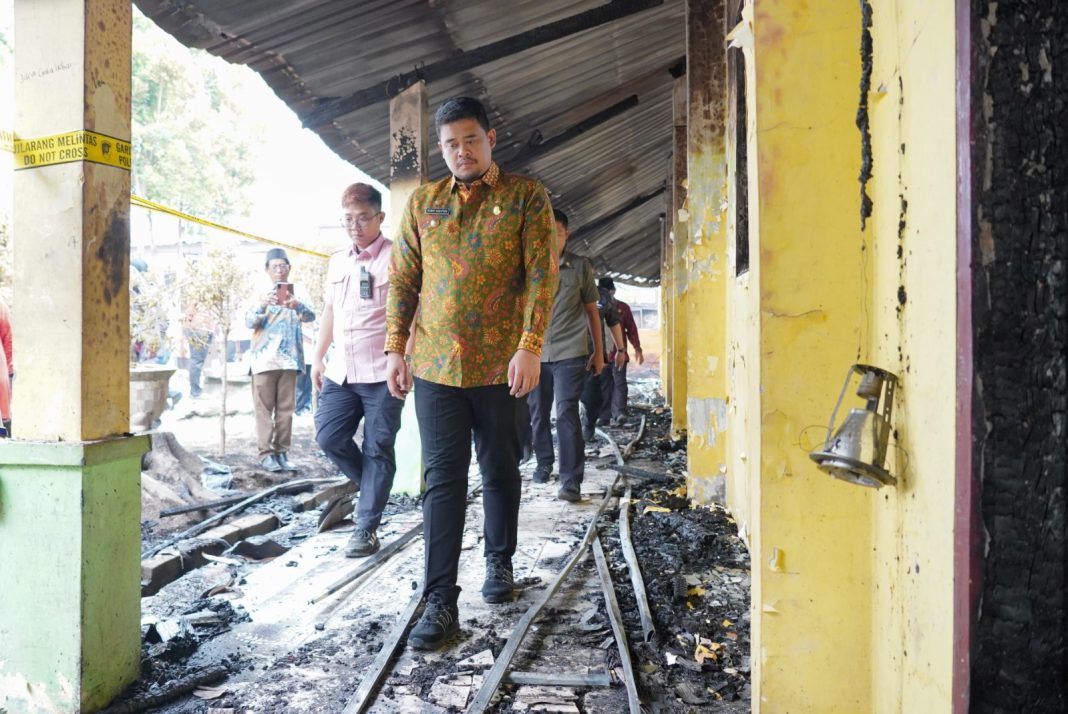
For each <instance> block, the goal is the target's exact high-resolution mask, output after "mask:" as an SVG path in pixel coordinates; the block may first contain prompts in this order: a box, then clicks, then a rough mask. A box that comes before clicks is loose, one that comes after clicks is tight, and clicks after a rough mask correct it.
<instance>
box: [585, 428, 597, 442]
mask: <svg viewBox="0 0 1068 714" xmlns="http://www.w3.org/2000/svg"><path fill="white" fill-rule="evenodd" d="M596 438H597V435H596V434H595V433H594V431H593V427H592V426H584V427H582V440H583V441H585V442H586V443H587V444H592V443H593V440H594V439H596Z"/></svg>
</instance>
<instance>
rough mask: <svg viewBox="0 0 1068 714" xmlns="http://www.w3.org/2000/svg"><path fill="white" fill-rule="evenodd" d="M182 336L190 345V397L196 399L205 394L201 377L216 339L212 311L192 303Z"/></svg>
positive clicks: (186, 314)
mask: <svg viewBox="0 0 1068 714" xmlns="http://www.w3.org/2000/svg"><path fill="white" fill-rule="evenodd" d="M182 336H183V337H185V340H186V343H187V344H188V345H189V396H190V397H191V398H193V399H196V398H197V397H199V396H200V395H201V393H202V392H203V389H202V388H201V385H200V377H201V375H202V374H203V372H204V361H205V360H206V359H207V358H208V350H209V349H210V348H211V343H212V340H213V339H214V337H215V319H214V318H213V317H212V314H211V310H209V309H207V308H206V307H205V306H204V305H202V304H200V303H198V302H196V301H193V302H190V304H189V308H188V309H187V310H186V312H185V319H184V320H183V321H182Z"/></svg>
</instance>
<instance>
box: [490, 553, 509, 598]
mask: <svg viewBox="0 0 1068 714" xmlns="http://www.w3.org/2000/svg"><path fill="white" fill-rule="evenodd" d="M482 599H483V600H485V601H486V602H491V603H502V602H511V601H512V600H514V599H515V582H514V581H513V580H512V560H511V558H509V557H508V556H506V555H501V554H500V553H487V554H486V580H485V581H484V582H483V583H482Z"/></svg>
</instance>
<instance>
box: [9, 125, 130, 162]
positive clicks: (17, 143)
mask: <svg viewBox="0 0 1068 714" xmlns="http://www.w3.org/2000/svg"><path fill="white" fill-rule="evenodd" d="M5 138H6V142H5V144H6V143H8V142H9V143H10V144H11V150H12V153H13V154H14V155H15V170H16V171H22V170H24V169H36V168H40V167H42V166H54V165H56V164H69V163H71V162H74V161H90V162H92V163H94V164H103V165H105V166H114V167H115V168H117V169H122V170H123V171H129V170H130V167H131V165H132V164H131V160H130V159H131V157H130V142H128V141H125V140H123V139H116V138H115V137H113V136H108V135H107V134H101V133H99V132H96V131H89V130H88V129H82V130H79V131H68V132H66V133H64V134H52V135H51V136H39V137H35V138H32V139H16V138H14V137H5Z"/></svg>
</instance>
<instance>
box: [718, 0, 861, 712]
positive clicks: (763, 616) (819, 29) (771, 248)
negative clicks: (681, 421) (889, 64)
mask: <svg viewBox="0 0 1068 714" xmlns="http://www.w3.org/2000/svg"><path fill="white" fill-rule="evenodd" d="M747 14H748V16H749V17H751V18H752V21H751V27H749V28H746V29H747V31H748V32H751V35H752V37H751V40H750V39H747V38H746V37H745V36H744V35H745V34H746V33H742V36H741V37H739V38H737V41H739V42H741V43H745V42H751V46H752V61H751V64H750V69H751V71H752V74H753V76H752V80H751V81H750V84H749V87H750V91H749V95H750V96H749V103H748V110H749V117H751V120H752V124H751V130H750V132H749V134H750V135H749V149H748V153H749V172H750V178H751V181H750V184H749V194H750V195H749V205H750V211H749V216H750V229H751V242H750V271H749V275H748V277H747V278H746V279H745V280H746V281H747V287H746V286H745V285H739V284H738V283H737V282H736V284H735V291H734V296H732V302H735V301H736V302H737V303H738V304H739V308H738V309H737V310H735V311H734V313H733V314H732V320H737V321H738V322H736V323H732V324H731V326H730V329H731V337H732V342H733V343H735V344H736V345H737V348H736V350H735V351H734V352H733V357H734V359H736V360H737V359H739V358H744V359H745V360H747V366H746V367H745V370H744V371H743V374H744V375H746V377H747V379H751V377H752V376H753V375H757V376H758V378H759V386H758V388H757V391H756V392H754V391H753V390H752V388H751V384H752V383H751V382H747V387H748V388H747V389H746V390H745V391H744V392H740V393H738V394H736V395H732V397H736V398H737V405H736V406H737V411H738V414H739V418H740V421H743V422H745V423H747V424H748V425H749V428H750V429H752V428H753V426H755V425H758V424H759V437H758V438H759V444H758V445H756V448H755V449H754V450H753V451H747V452H744V453H734V454H732V458H733V459H735V460H737V461H738V462H741V463H742V464H743V466H744V467H745V468H747V469H748V472H749V474H750V476H751V477H752V478H753V482H752V484H751V499H752V503H751V513H752V517H753V523H751V525H750V527H751V529H752V533H751V536H750V545H751V553H752V562H753V591H752V596H753V635H754V651H753V662H754V688H753V695H754V702H753V705H754V706H753V708H754V711H764V712H786V711H789V712H821V713H826V712H866V711H870V710H871V708H872V706H873V692H872V681H871V676H870V673H871V672H872V671H873V668H874V666H875V662H874V660H873V656H872V649H873V642H872V610H871V606H870V601H871V586H872V583H871V547H872V542H871V539H872V530H871V519H872V504H873V500H874V494H873V493H872V492H871V491H868V490H866V489H862V488H858V487H856V486H852V485H848V484H845V483H842V482H839V481H835V480H833V479H831V478H829V477H827V476H825V475H824V474H822V473H821V472H820V471H818V470H817V469H816V468H815V466H814V465H813V464H812V462H811V461H810V460H809V458H808V454H807V453H806V451H805V450H804V449H803V448H802V447H801V445H800V441H801V438H802V432H804V431H805V429H806V427H808V426H810V425H814V424H821V423H825V422H826V419H827V416H828V414H829V410H830V409H831V408H832V407H833V404H834V398H835V397H836V396H837V394H838V390H839V387H840V385H841V380H842V377H843V375H844V373H845V371H846V369H847V368H848V367H849V365H851V364H853V363H854V362H855V361H856V358H857V356H858V354H859V352H860V351H861V348H862V343H863V326H864V324H865V319H866V310H865V300H866V295H865V290H866V281H867V267H866V262H867V261H868V258H867V256H866V251H865V245H864V241H863V238H862V235H861V232H860V222H859V191H858V186H857V183H856V176H857V172H858V168H859V161H860V158H859V150H858V147H859V140H858V135H857V130H856V127H855V126H854V116H855V114H856V107H857V97H858V93H859V92H858V81H859V77H860V70H859V63H858V61H857V55H858V47H859V27H860V19H859V10H858V7H857V5H856V3H843V2H841V1H840V0H810V1H809V2H807V3H806V2H797V1H796V0H757V2H756V4H755V7H753V9H752V12H751V13H747ZM754 306H755V307H757V312H756V313H755V314H754V313H752V312H750V310H752V309H753V307H754ZM736 367H737V365H736Z"/></svg>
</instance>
